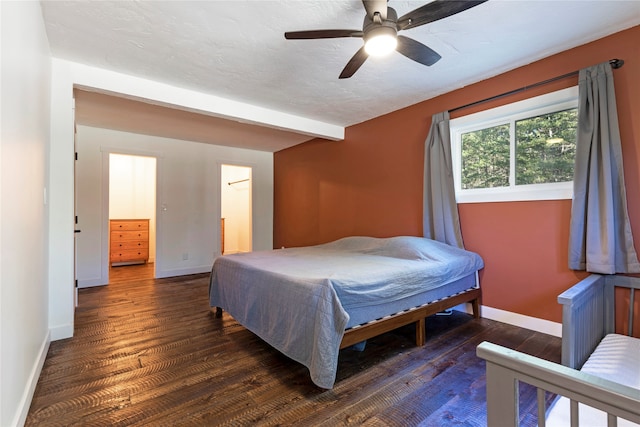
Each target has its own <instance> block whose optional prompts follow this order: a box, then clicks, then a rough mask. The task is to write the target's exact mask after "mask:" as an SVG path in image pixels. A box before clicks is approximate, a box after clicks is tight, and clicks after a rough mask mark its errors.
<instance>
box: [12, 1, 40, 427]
mask: <svg viewBox="0 0 640 427" xmlns="http://www.w3.org/2000/svg"><path fill="white" fill-rule="evenodd" d="M0 22H1V24H0V28H1V34H0V38H1V40H2V45H1V49H0V52H1V55H2V56H1V59H2V71H1V75H2V77H1V93H2V103H1V107H0V117H1V125H0V129H1V131H0V141H1V142H0V193H1V198H0V200H1V202H0V253H1V256H0V336H1V339H0V378H1V381H0V384H1V385H0V425H2V426H11V425H19V424H22V423H23V422H24V419H25V418H26V414H27V411H28V409H29V404H30V402H31V397H32V395H33V391H34V389H35V385H36V383H37V380H38V375H39V373H40V369H41V366H42V363H43V362H44V357H45V356H46V352H47V349H48V346H49V333H48V319H47V317H48V305H47V301H48V287H47V274H46V272H47V247H48V243H47V233H48V225H47V206H46V205H45V202H44V192H45V188H46V187H47V186H48V185H47V172H48V170H47V154H48V150H49V96H50V87H49V85H50V83H49V82H50V77H51V60H50V53H49V47H48V41H47V37H46V34H45V32H44V24H43V22H42V12H41V10H40V3H38V2H4V1H3V2H0ZM49 196H50V195H49Z"/></svg>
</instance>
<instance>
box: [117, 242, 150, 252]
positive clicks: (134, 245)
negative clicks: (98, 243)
mask: <svg viewBox="0 0 640 427" xmlns="http://www.w3.org/2000/svg"><path fill="white" fill-rule="evenodd" d="M129 249H131V250H137V249H149V241H148V240H120V241H114V240H112V241H111V252H115V251H125V250H129Z"/></svg>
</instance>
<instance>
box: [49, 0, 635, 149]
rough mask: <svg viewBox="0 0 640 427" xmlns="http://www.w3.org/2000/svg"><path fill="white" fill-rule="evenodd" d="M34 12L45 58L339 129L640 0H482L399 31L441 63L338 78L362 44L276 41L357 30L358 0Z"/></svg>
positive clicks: (629, 13)
mask: <svg viewBox="0 0 640 427" xmlns="http://www.w3.org/2000/svg"><path fill="white" fill-rule="evenodd" d="M424 3H426V2H424V1H394V0H391V1H389V6H391V7H394V8H395V9H396V11H397V12H398V15H403V14H405V13H407V12H409V11H411V10H413V9H415V8H417V7H419V6H421V5H423V4H424ZM41 4H42V9H43V16H44V20H45V26H46V30H47V35H48V37H49V42H50V45H51V51H52V54H53V56H55V57H58V58H62V59H67V60H70V61H74V62H78V63H81V64H86V65H91V66H94V67H100V68H104V69H107V70H112V71H117V72H120V73H124V74H129V75H133V76H138V77H142V78H145V79H149V80H154V81H158V82H163V83H166V84H170V85H173V86H177V87H181V88H185V89H190V90H196V91H198V92H202V93H206V94H211V95H215V96H218V97H223V98H228V99H231V100H235V101H240V102H244V103H248V104H251V105H255V106H260V107H264V108H268V109H272V110H276V111H280V112H285V113H290V114H295V115H298V116H303V117H307V118H310V119H314V120H319V121H322V122H327V123H332V124H336V125H340V126H348V125H352V124H356V123H359V122H362V121H365V120H368V119H371V118H374V117H377V116H380V115H382V114H385V113H388V112H391V111H394V110H397V109H399V108H403V107H406V106H409V105H412V104H415V103H418V102H421V101H423V100H425V99H429V98H432V97H434V96H437V95H440V94H442V93H446V92H449V91H451V90H454V89H457V88H460V87H463V86H466V85H468V84H471V83H475V82H477V81H480V80H483V79H486V78H489V77H492V76H494V75H497V74H500V73H503V72H505V71H507V70H510V69H513V68H517V67H519V66H522V65H525V64H527V63H530V62H533V61H535V60H538V59H541V58H544V57H546V56H549V55H552V54H554V53H557V52H561V51H563V50H566V49H569V48H571V47H574V46H577V45H581V44H584V43H587V42H589V41H592V40H595V39H598V38H601V37H603V36H606V35H609V34H612V33H614V32H617V31H620V30H622V29H625V28H629V27H631V26H634V25H638V24H640V1H639V0H631V1H527V0H522V1H516V0H513V1H505V0H490V1H488V2H486V3H483V4H481V5H480V6H477V7H475V8H472V9H470V10H467V11H465V12H462V13H460V14H458V15H454V16H451V17H449V18H446V19H443V20H440V21H436V22H433V23H431V24H427V25H424V26H421V27H418V28H414V29H410V30H406V31H403V32H402V33H401V34H403V35H405V36H408V37H411V38H413V39H415V40H418V41H420V42H422V43H424V44H426V45H428V46H429V47H431V48H432V49H434V50H436V51H437V52H438V53H439V54H440V55H442V59H441V60H440V61H439V62H437V63H436V64H435V65H433V66H431V67H425V66H423V65H420V64H418V63H415V62H413V61H411V60H409V59H407V58H405V57H404V56H402V55H400V54H399V53H396V52H394V53H392V54H391V56H389V57H385V58H377V59H373V58H370V59H368V60H367V62H366V63H365V64H364V65H363V66H362V68H360V69H359V70H358V72H357V73H356V74H355V75H354V76H353V77H351V78H350V79H344V80H339V79H338V75H339V74H340V72H341V71H342V68H343V67H344V66H345V64H346V63H347V61H348V60H349V59H350V58H351V56H352V55H353V54H354V53H355V52H356V51H357V50H358V49H359V48H360V46H361V45H362V40H361V39H356V38H350V39H325V40H285V38H284V36H283V33H284V32H285V31H294V30H311V29H327V28H338V29H343V28H347V29H351V28H352V29H360V28H361V25H362V19H363V17H364V9H363V7H362V4H361V2H360V1H349V0H341V1H337V0H336V1H330V0H324V1H297V0H288V1H284V0H280V1H269V0H261V1H240V0H236V1H175V2H174V1H113V2H111V1H71V2H62V1H43V2H41ZM103 113H104V112H103ZM121 115H122V116H126V115H123V114H121ZM217 125H224V121H222V122H218V123H217ZM104 126H107V125H106V124H105V125H104ZM114 127H115V125H114ZM248 129H249V130H248V132H254V133H255V132H256V130H257V129H256V126H250V127H249V128H248ZM129 130H130V131H135V130H133V129H129ZM236 131H237V132H239V130H238V129H236V130H234V132H236ZM142 133H144V132H142ZM271 136H273V137H274V138H276V139H278V138H279V137H281V136H283V135H282V134H280V135H278V134H277V133H276V134H272V135H271ZM184 139H188V138H184ZM305 139H309V137H300V136H299V135H298V136H297V137H294V136H291V137H290V139H287V138H284V139H283V143H282V144H280V145H278V146H277V147H276V146H273V145H269V146H268V147H267V146H265V147H264V148H260V146H259V144H258V147H254V146H251V147H248V148H255V149H265V150H267V151H276V150H278V149H280V148H283V147H285V146H289V145H294V144H296V143H298V142H301V141H302V140H305ZM202 142H214V143H215V141H202ZM270 144H271V143H270ZM231 145H233V143H231Z"/></svg>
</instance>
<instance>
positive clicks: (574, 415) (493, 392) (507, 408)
mask: <svg viewBox="0 0 640 427" xmlns="http://www.w3.org/2000/svg"><path fill="white" fill-rule="evenodd" d="M616 288H628V291H627V292H628V310H626V311H627V313H625V314H624V315H623V316H624V317H625V318H626V324H627V327H626V334H619V333H615V323H616V322H615V315H616V309H618V311H619V310H620V308H619V307H615V289H616ZM636 289H640V278H633V277H627V276H616V275H611V276H602V275H596V274H594V275H591V276H589V277H587V278H586V279H584V280H582V281H580V282H579V283H577V284H576V285H575V286H573V287H572V288H571V289H569V290H567V291H565V292H564V293H562V294H561V295H560V296H559V297H558V302H560V303H561V304H562V305H563V318H562V365H559V364H556V363H552V362H549V361H546V360H542V359H538V358H536V357H533V356H529V355H526V354H523V353H520V352H517V351H515V350H510V349H507V348H504V347H501V346H498V345H495V344H492V343H489V342H484V343H482V344H480V345H479V346H478V348H477V354H478V356H479V357H481V358H483V359H485V360H486V363H487V421H488V425H500V426H505V427H508V426H517V425H519V424H518V419H519V415H518V398H517V390H518V382H525V383H528V384H531V385H533V386H535V387H537V389H538V425H539V426H541V427H544V426H548V427H559V426H562V427H564V426H583V427H588V426H594V427H605V426H619V427H627V426H640V339H639V338H635V337H633V336H632V335H634V334H633V325H634V321H635V322H636V323H637V320H635V319H637V318H634V314H635V312H637V308H636V309H635V310H634V299H635V290H636ZM636 316H637V314H636ZM545 391H547V392H551V393H555V394H557V395H558V397H557V398H556V399H555V400H554V402H553V403H552V404H551V405H550V407H549V408H546V407H545V403H544V402H545Z"/></svg>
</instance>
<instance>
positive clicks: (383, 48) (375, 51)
mask: <svg viewBox="0 0 640 427" xmlns="http://www.w3.org/2000/svg"><path fill="white" fill-rule="evenodd" d="M397 46H398V38H397V37H396V30H395V29H394V28H391V27H385V26H380V27H377V28H373V29H371V30H370V31H368V32H367V34H366V36H365V43H364V50H365V51H366V52H367V54H369V55H370V56H384V55H387V54H389V53H391V52H393V51H394V50H396V47H397Z"/></svg>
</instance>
